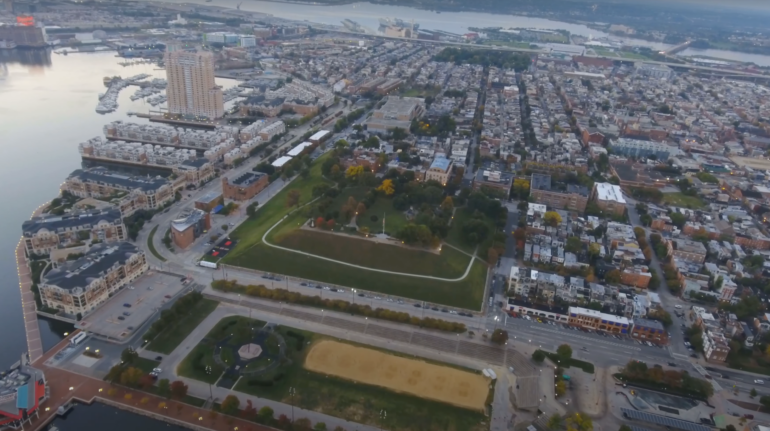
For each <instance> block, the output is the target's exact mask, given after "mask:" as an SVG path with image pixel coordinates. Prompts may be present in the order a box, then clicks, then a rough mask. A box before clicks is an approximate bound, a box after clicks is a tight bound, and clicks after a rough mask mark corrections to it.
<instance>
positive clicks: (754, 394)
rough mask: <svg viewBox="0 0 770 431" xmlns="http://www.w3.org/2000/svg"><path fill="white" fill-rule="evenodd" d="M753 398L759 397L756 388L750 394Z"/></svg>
mask: <svg viewBox="0 0 770 431" xmlns="http://www.w3.org/2000/svg"><path fill="white" fill-rule="evenodd" d="M749 396H750V397H751V398H754V397H756V396H757V390H756V389H755V388H751V393H750V394H749Z"/></svg>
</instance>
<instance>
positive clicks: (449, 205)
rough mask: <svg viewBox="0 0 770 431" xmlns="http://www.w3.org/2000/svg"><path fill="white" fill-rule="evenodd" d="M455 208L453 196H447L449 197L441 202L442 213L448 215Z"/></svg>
mask: <svg viewBox="0 0 770 431" xmlns="http://www.w3.org/2000/svg"><path fill="white" fill-rule="evenodd" d="M454 207H455V204H454V202H453V201H452V197H451V196H447V197H445V198H444V201H443V202H441V211H444V212H446V213H450V212H452V210H453V209H454Z"/></svg>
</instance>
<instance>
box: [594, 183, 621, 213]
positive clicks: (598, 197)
mask: <svg viewBox="0 0 770 431" xmlns="http://www.w3.org/2000/svg"><path fill="white" fill-rule="evenodd" d="M590 200H592V201H595V202H596V204H597V205H598V206H599V208H601V209H602V211H605V212H608V213H612V214H616V215H623V214H624V213H625V212H626V199H625V198H624V197H623V191H622V190H621V189H620V186H616V185H614V184H610V183H595V184H594V188H593V190H592V191H591V199H590Z"/></svg>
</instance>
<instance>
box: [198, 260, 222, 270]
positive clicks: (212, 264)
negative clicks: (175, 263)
mask: <svg viewBox="0 0 770 431" xmlns="http://www.w3.org/2000/svg"><path fill="white" fill-rule="evenodd" d="M198 265H200V266H202V267H204V268H211V269H217V267H218V266H219V265H217V263H216V262H207V261H205V260H202V261H200V262H198Z"/></svg>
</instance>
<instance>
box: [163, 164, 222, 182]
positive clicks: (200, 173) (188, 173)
mask: <svg viewBox="0 0 770 431" xmlns="http://www.w3.org/2000/svg"><path fill="white" fill-rule="evenodd" d="M173 172H174V174H175V175H177V177H179V178H184V180H185V182H186V183H187V184H188V185H193V186H196V187H199V186H201V185H203V184H204V183H206V182H207V181H208V180H210V179H212V178H213V177H214V175H215V174H216V171H215V170H214V166H213V165H212V164H211V163H209V161H208V160H207V159H194V160H185V161H184V162H182V163H180V164H179V165H177V166H174V169H173Z"/></svg>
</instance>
